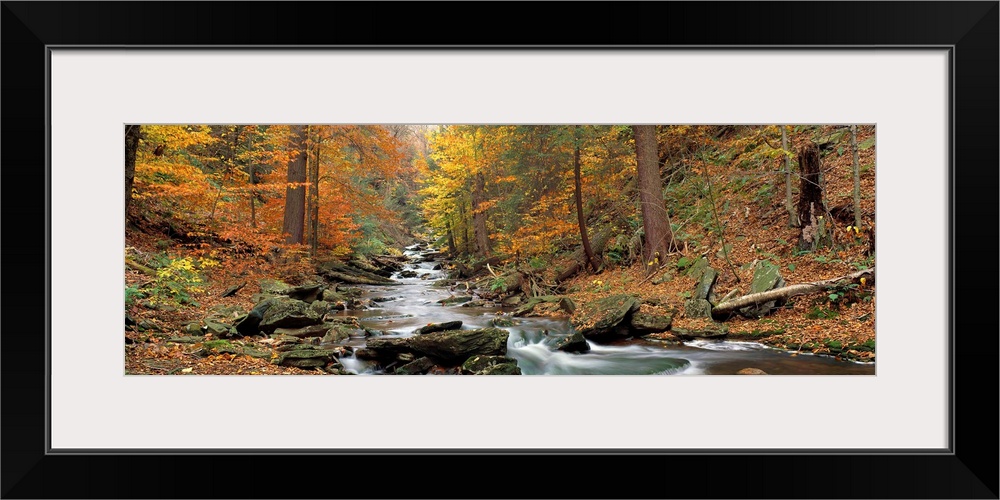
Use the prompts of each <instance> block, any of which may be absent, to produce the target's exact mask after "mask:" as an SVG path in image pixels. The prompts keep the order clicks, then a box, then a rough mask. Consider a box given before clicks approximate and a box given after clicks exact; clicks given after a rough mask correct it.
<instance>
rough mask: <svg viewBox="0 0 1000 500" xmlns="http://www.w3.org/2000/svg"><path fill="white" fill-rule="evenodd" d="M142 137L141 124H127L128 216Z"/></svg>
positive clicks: (126, 182) (126, 179) (126, 197)
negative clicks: (137, 154) (136, 156)
mask: <svg viewBox="0 0 1000 500" xmlns="http://www.w3.org/2000/svg"><path fill="white" fill-rule="evenodd" d="M140 137H142V127H141V126H140V125H125V214H126V218H127V217H128V206H129V204H130V203H131V202H132V184H133V183H134V182H135V155H136V152H137V151H138V150H139V138H140Z"/></svg>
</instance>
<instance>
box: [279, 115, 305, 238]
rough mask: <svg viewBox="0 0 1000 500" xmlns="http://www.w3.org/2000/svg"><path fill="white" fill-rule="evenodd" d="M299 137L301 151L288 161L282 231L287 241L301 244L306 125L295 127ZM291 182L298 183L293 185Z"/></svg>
mask: <svg viewBox="0 0 1000 500" xmlns="http://www.w3.org/2000/svg"><path fill="white" fill-rule="evenodd" d="M294 130H295V133H296V136H297V138H298V141H297V144H296V147H297V148H298V149H299V153H298V154H297V155H295V157H294V158H292V160H291V161H289V162H288V184H289V186H288V187H286V188H285V220H284V224H282V228H281V231H282V233H284V235H285V243H291V244H301V243H302V242H303V241H302V237H303V233H304V232H305V215H306V188H305V186H304V184H305V182H306V151H307V150H306V148H307V147H308V142H309V141H308V136H307V135H306V127H305V126H304V125H299V126H296V127H294ZM291 184H298V185H297V186H292V185H291Z"/></svg>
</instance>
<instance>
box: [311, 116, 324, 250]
mask: <svg viewBox="0 0 1000 500" xmlns="http://www.w3.org/2000/svg"><path fill="white" fill-rule="evenodd" d="M321 148H322V144H320V139H319V133H318V132H317V134H316V162H315V163H314V164H313V170H312V212H311V215H310V225H311V226H312V230H311V232H310V235H311V237H312V239H311V240H310V255H312V256H313V257H315V256H316V252H317V251H318V250H319V166H320V159H321V155H322V149H321Z"/></svg>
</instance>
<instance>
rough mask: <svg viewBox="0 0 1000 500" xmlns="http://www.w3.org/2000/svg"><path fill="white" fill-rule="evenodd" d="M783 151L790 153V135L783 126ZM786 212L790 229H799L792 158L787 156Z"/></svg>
mask: <svg viewBox="0 0 1000 500" xmlns="http://www.w3.org/2000/svg"><path fill="white" fill-rule="evenodd" d="M781 149H782V150H783V151H788V133H787V132H786V131H785V125H782V126H781ZM785 210H787V211H788V227H799V215H798V214H797V213H795V203H794V202H793V201H792V158H791V157H790V156H788V155H787V154H786V155H785Z"/></svg>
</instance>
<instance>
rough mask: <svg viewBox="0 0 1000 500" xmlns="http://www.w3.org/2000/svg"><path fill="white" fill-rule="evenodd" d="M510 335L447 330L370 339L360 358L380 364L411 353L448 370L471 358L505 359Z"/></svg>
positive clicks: (492, 330)
mask: <svg viewBox="0 0 1000 500" xmlns="http://www.w3.org/2000/svg"><path fill="white" fill-rule="evenodd" d="M508 335H509V334H508V332H507V331H506V330H501V329H499V328H480V329H478V330H448V331H443V332H433V333H426V334H423V335H417V336H414V337H405V338H400V337H388V338H387V337H377V338H370V339H368V342H367V345H366V346H365V348H364V349H360V350H358V353H357V356H358V357H359V358H367V359H375V360H379V361H381V362H387V361H392V360H395V359H397V358H398V357H399V355H400V354H406V353H412V354H416V355H420V356H427V357H429V358H431V359H432V360H434V362H435V363H439V364H442V365H447V366H454V365H457V364H459V363H461V362H463V361H465V360H466V359H468V358H469V357H470V356H474V355H476V354H482V355H498V356H502V355H506V354H507V337H508Z"/></svg>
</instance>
